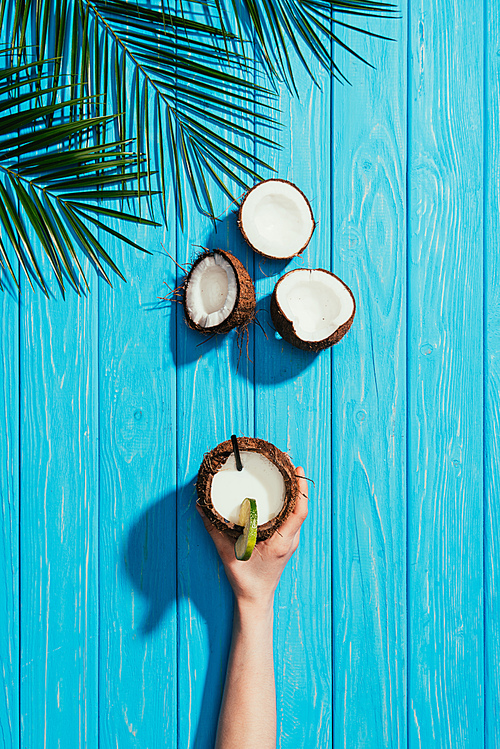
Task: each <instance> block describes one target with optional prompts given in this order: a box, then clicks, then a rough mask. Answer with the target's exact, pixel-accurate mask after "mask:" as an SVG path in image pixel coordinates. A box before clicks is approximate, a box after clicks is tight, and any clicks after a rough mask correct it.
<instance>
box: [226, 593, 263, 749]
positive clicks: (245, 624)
mask: <svg viewBox="0 0 500 749" xmlns="http://www.w3.org/2000/svg"><path fill="white" fill-rule="evenodd" d="M239 746H242V747H244V746H248V747H259V749H275V747H276V691H275V684H274V664H273V606H272V600H271V602H270V603H269V605H266V606H264V607H256V606H255V605H252V606H250V605H248V604H247V605H245V604H238V602H235V606H234V619H233V636H232V640H231V651H230V653H229V663H228V668H227V676H226V683H225V687H224V696H223V698H222V707H221V712H220V717H219V726H218V729H217V741H216V744H215V747H216V749H235V747H239Z"/></svg>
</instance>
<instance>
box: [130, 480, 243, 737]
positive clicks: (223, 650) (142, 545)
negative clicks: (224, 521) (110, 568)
mask: <svg viewBox="0 0 500 749" xmlns="http://www.w3.org/2000/svg"><path fill="white" fill-rule="evenodd" d="M195 493H196V492H195V487H194V481H193V482H190V483H189V484H187V485H186V486H184V487H180V488H179V492H178V494H177V495H176V493H175V492H171V493H169V494H167V495H165V496H164V497H162V498H161V499H159V500H158V501H156V502H154V503H153V504H151V505H150V506H149V507H148V508H147V509H146V510H145V511H144V512H142V513H141V515H140V516H139V517H138V518H137V520H136V521H135V522H134V524H133V525H132V527H131V528H130V530H129V533H128V536H127V539H126V546H125V550H124V554H123V566H124V570H125V572H126V575H127V576H128V578H129V580H130V581H131V583H132V586H133V588H134V590H135V591H136V592H137V593H139V594H140V595H141V596H142V597H144V598H145V599H146V602H147V605H148V611H147V613H146V616H145V618H144V620H143V622H142V623H141V625H140V632H141V634H142V636H143V637H145V638H147V637H148V636H149V635H151V633H152V632H153V631H154V630H156V629H157V628H158V627H160V626H161V622H162V618H163V616H164V614H165V612H166V611H167V610H168V608H169V607H170V606H171V605H172V604H174V603H175V602H176V603H177V607H178V610H179V609H180V608H181V607H182V606H184V605H187V606H189V608H190V609H191V607H192V606H194V607H195V608H196V611H197V612H198V614H199V616H197V614H196V612H194V611H192V612H191V617H192V620H193V622H195V621H198V622H199V617H201V618H202V619H203V620H204V622H205V624H206V627H207V631H208V643H207V642H204V643H199V642H198V640H199V632H200V628H199V626H196V624H195V625H194V627H193V634H192V635H191V636H190V637H189V640H190V641H189V642H187V641H185V639H186V638H184V637H182V636H181V637H180V639H179V642H178V661H179V666H178V667H179V670H182V669H189V668H190V663H191V659H190V658H189V652H191V649H192V648H194V649H195V650H196V648H197V647H200V646H201V647H202V648H203V650H204V652H208V653H209V658H208V663H207V666H206V676H205V683H204V685H203V694H202V697H201V698H198V697H197V694H199V693H200V692H199V688H198V689H197V687H196V683H197V681H196V676H197V675H198V674H199V673H200V670H199V667H200V664H199V661H196V659H195V661H194V662H196V663H197V666H196V673H192V674H191V677H192V678H190V679H189V682H190V683H191V684H192V687H191V689H192V692H193V694H191V695H190V696H189V700H185V699H184V697H185V695H184V696H182V695H179V709H180V710H182V704H186V705H188V704H191V705H193V706H194V707H193V708H192V709H193V713H194V712H195V711H196V709H197V708H196V706H197V705H199V716H198V723H197V726H196V733H195V736H194V739H193V740H192V741H191V742H190V746H191V747H192V749H207V748H208V747H210V746H213V744H214V741H215V730H216V726H217V718H218V714H219V709H220V701H221V697H222V690H223V686H224V677H225V671H226V663H227V657H228V653H229V644H230V636H231V624H232V610H231V605H230V601H231V600H232V594H231V592H230V588H229V584H228V583H227V581H226V580H225V579H223V580H222V581H221V578H220V571H219V567H220V561H219V557H218V555H217V552H216V550H215V547H214V545H213V543H212V541H211V539H210V538H209V536H208V534H207V532H206V531H205V529H204V527H203V523H202V522H201V519H200V518H199V516H198V513H197V512H196V510H195V508H194V498H195ZM178 497H180V498H182V497H184V498H185V499H187V498H188V497H192V501H188V502H186V507H185V508H183V509H181V508H178V507H177V502H178ZM181 502H182V503H183V501H182V499H181ZM183 504H184V503H183ZM181 512H182V513H189V515H191V516H192V517H188V518H187V522H188V523H191V522H193V523H194V530H193V531H191V532H190V537H191V544H190V548H189V552H188V554H187V555H186V554H185V552H184V554H183V555H182V556H181V552H178V543H177V518H178V514H177V513H181ZM185 520H186V519H184V524H185ZM183 529H184V530H185V528H184V525H183ZM179 532H183V530H182V529H181V527H180V523H179ZM193 541H194V543H193ZM179 548H180V546H179ZM222 577H223V576H222ZM221 597H222V600H223V602H224V605H223V606H222V610H221V605H220V599H221ZM225 604H227V605H225ZM186 651H187V652H188V655H187V656H186ZM198 678H199V676H198ZM196 717H197V716H196V715H195V714H193V715H192V716H191V720H192V721H193V723H194V720H195V719H196ZM191 720H190V722H191Z"/></svg>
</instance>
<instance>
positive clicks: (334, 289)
mask: <svg viewBox="0 0 500 749" xmlns="http://www.w3.org/2000/svg"><path fill="white" fill-rule="evenodd" d="M355 312H356V302H355V299H354V296H353V294H352V291H351V290H350V288H349V287H348V286H346V284H345V283H344V282H343V281H341V279H340V278H338V277H337V276H335V275H334V274H333V273H330V271H328V270H323V268H316V269H314V270H309V269H305V268H299V269H297V270H292V271H290V272H289V273H286V274H285V275H284V276H282V278H280V280H279V281H278V283H277V284H276V286H275V287H274V291H273V295H272V297H271V317H272V320H273V323H274V325H275V327H276V330H277V331H278V333H279V334H280V335H281V337H282V338H284V339H285V340H286V341H288V342H289V343H291V344H293V345H294V346H297V347H298V348H301V349H304V350H305V351H321V350H322V349H325V348H329V347H330V346H333V345H334V344H335V343H338V342H339V341H340V339H341V338H343V337H344V336H345V334H346V333H347V331H348V330H349V328H350V327H351V325H352V321H353V320H354V314H355Z"/></svg>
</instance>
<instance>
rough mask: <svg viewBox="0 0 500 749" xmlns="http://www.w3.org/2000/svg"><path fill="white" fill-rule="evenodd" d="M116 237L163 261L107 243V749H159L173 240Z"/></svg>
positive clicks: (171, 591)
mask: <svg viewBox="0 0 500 749" xmlns="http://www.w3.org/2000/svg"><path fill="white" fill-rule="evenodd" d="M130 72H131V71H130V69H128V71H127V73H128V74H129V78H128V80H129V88H128V90H129V91H130V96H131V97H135V88H134V84H133V83H132V81H131V78H130ZM150 93H151V92H150ZM143 106H144V101H143V98H142V95H141V107H143ZM153 121H154V116H153V113H152V110H150V122H153ZM142 206H143V209H145V204H144V203H143V204H142ZM154 210H155V215H156V217H157V219H158V218H159V217H160V216H161V215H162V214H161V209H160V206H159V201H158V200H156V202H155V205H154ZM143 215H145V216H148V215H149V214H148V212H147V209H145V210H144V213H143ZM173 215H174V214H173V211H172V210H171V209H170V204H169V206H168V209H167V219H168V222H169V225H170V226H172V225H175V222H174V220H173ZM114 228H115V229H116V230H117V231H119V232H120V233H121V234H123V235H125V236H128V237H129V238H130V239H132V240H133V241H134V242H136V243H137V244H139V245H140V246H141V247H145V248H147V249H149V250H150V251H152V252H153V253H154V254H153V255H147V254H144V253H141V252H140V251H138V250H135V249H134V248H132V247H130V246H128V245H126V244H125V243H119V242H116V241H115V240H113V239H112V238H111V239H110V238H105V240H104V241H105V242H106V245H105V246H106V247H109V251H110V252H111V253H112V256H113V258H114V259H115V261H116V262H117V264H118V266H119V267H120V269H121V270H122V272H123V274H124V276H125V278H126V279H127V282H126V283H124V282H122V281H121V280H120V279H118V278H117V277H116V276H115V277H114V278H113V288H112V289H111V288H110V287H109V286H107V285H106V284H104V283H101V284H100V288H99V392H100V522H99V528H100V535H99V549H100V554H99V568H100V671H99V718H100V720H99V741H100V743H99V746H100V747H103V749H116V747H120V749H122V748H123V749H126V747H149V749H156V748H157V747H165V746H174V745H175V741H176V736H177V652H176V643H177V607H176V585H177V582H176V576H177V566H176V539H175V527H176V526H175V524H176V457H175V456H176V442H177V435H176V427H175V413H176V392H175V382H176V374H175V367H174V364H173V352H174V351H175V331H174V328H173V323H172V319H173V318H172V308H171V307H170V306H169V305H168V304H166V303H165V302H162V301H161V300H160V299H159V297H163V296H165V294H166V292H167V287H166V286H165V285H164V282H166V283H167V284H170V285H172V277H173V272H174V271H173V263H172V261H171V260H170V259H169V258H168V257H167V253H170V254H173V253H174V252H175V233H172V232H170V233H169V232H167V230H166V229H165V228H163V229H161V228H160V229H155V228H154V227H148V226H141V225H134V224H131V225H125V223H124V222H122V223H121V224H117V225H116V226H115V227H114Z"/></svg>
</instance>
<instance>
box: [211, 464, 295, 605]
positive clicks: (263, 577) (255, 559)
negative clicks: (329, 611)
mask: <svg viewBox="0 0 500 749" xmlns="http://www.w3.org/2000/svg"><path fill="white" fill-rule="evenodd" d="M296 475H297V476H298V479H299V494H298V497H297V502H296V504H295V509H294V511H293V512H292V513H291V514H290V515H289V516H288V517H287V519H286V520H285V522H284V523H283V525H282V526H281V527H280V528H279V531H276V532H275V533H274V534H273V535H272V536H271V538H268V539H266V540H265V541H259V543H257V544H256V545H255V548H254V550H253V553H252V556H251V557H250V559H249V560H248V561H246V562H242V561H240V560H238V559H236V557H235V555H234V543H235V542H234V539H232V538H230V537H229V536H228V535H227V534H225V533H223V532H222V531H219V530H217V528H216V527H215V526H214V525H213V524H212V523H211V522H210V521H209V520H208V518H207V517H206V516H205V513H204V512H203V510H202V509H201V508H200V506H199V505H197V506H196V508H197V510H198V512H199V513H200V515H201V519H202V520H203V524H204V526H205V528H206V529H207V531H208V533H209V534H210V536H211V538H212V541H213V542H214V544H215V546H216V548H217V551H218V552H219V556H220V558H221V560H222V563H223V565H224V569H225V571H226V575H227V578H228V580H229V582H230V584H231V587H232V589H233V592H234V595H235V597H236V600H237V601H238V603H239V604H246V603H248V604H251V605H258V606H264V607H265V606H269V605H272V602H273V598H274V591H275V590H276V587H277V585H278V583H279V580H280V577H281V573H282V572H283V570H284V568H285V565H286V563H287V562H288V560H289V559H290V557H291V556H292V554H293V553H294V551H295V550H296V548H297V546H298V545H299V537H300V528H301V525H302V523H303V522H304V520H305V519H306V517H307V481H306V480H305V478H304V471H303V469H302V468H297V469H296Z"/></svg>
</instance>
